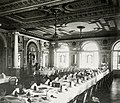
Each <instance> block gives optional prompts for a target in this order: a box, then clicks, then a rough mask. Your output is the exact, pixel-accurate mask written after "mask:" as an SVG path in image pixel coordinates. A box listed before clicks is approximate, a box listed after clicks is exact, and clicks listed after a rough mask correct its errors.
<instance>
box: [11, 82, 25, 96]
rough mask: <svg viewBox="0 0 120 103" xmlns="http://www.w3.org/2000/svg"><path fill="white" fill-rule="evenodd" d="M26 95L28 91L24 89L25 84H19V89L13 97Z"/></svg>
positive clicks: (14, 92) (13, 93)
mask: <svg viewBox="0 0 120 103" xmlns="http://www.w3.org/2000/svg"><path fill="white" fill-rule="evenodd" d="M25 93H26V89H25V88H24V86H23V84H22V83H20V84H18V86H17V88H16V89H15V90H14V91H13V92H12V95H16V96H17V95H18V94H19V95H21V94H25Z"/></svg>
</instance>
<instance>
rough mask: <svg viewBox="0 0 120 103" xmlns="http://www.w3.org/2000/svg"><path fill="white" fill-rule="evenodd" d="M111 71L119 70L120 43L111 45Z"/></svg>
mask: <svg viewBox="0 0 120 103" xmlns="http://www.w3.org/2000/svg"><path fill="white" fill-rule="evenodd" d="M112 63H113V69H120V41H117V42H116V43H115V44H114V45H113V61H112Z"/></svg>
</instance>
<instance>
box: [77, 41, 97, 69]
mask: <svg viewBox="0 0 120 103" xmlns="http://www.w3.org/2000/svg"><path fill="white" fill-rule="evenodd" d="M81 48H82V50H81V51H80V62H79V67H80V68H93V69H94V68H98V66H99V52H98V50H99V48H98V45H97V43H96V42H93V41H88V42H85V43H84V44H83V45H82V46H81Z"/></svg>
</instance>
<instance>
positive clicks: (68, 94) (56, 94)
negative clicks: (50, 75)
mask: <svg viewBox="0 0 120 103" xmlns="http://www.w3.org/2000/svg"><path fill="white" fill-rule="evenodd" d="M107 74H109V71H108V70H107V71H104V72H101V73H99V74H98V75H96V76H94V77H93V78H91V79H89V80H86V81H84V82H82V83H78V84H76V85H71V86H65V85H63V86H62V91H60V88H58V87H51V86H48V85H45V84H41V85H40V86H38V87H37V88H38V90H36V91H35V90H33V89H27V90H26V94H24V95H19V96H18V97H14V96H12V95H7V96H6V98H8V100H9V101H11V103H68V102H69V101H71V100H72V99H74V98H75V97H76V96H77V95H80V94H81V93H83V92H84V91H85V90H87V89H89V88H90V87H91V86H93V85H96V83H97V82H98V81H100V80H101V79H102V78H104V76H106V75H107ZM63 84H64V83H63ZM66 84H68V83H67V82H66ZM28 93H29V94H30V95H29V96H28Z"/></svg>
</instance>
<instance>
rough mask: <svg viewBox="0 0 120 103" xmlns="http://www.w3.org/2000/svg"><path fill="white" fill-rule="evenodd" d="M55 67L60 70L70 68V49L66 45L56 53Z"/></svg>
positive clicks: (62, 45)
mask: <svg viewBox="0 0 120 103" xmlns="http://www.w3.org/2000/svg"><path fill="white" fill-rule="evenodd" d="M54 60H55V66H56V67H58V68H66V67H69V47H68V45H67V44H66V43H63V44H61V46H60V48H59V49H57V50H56V53H55V59H54Z"/></svg>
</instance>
